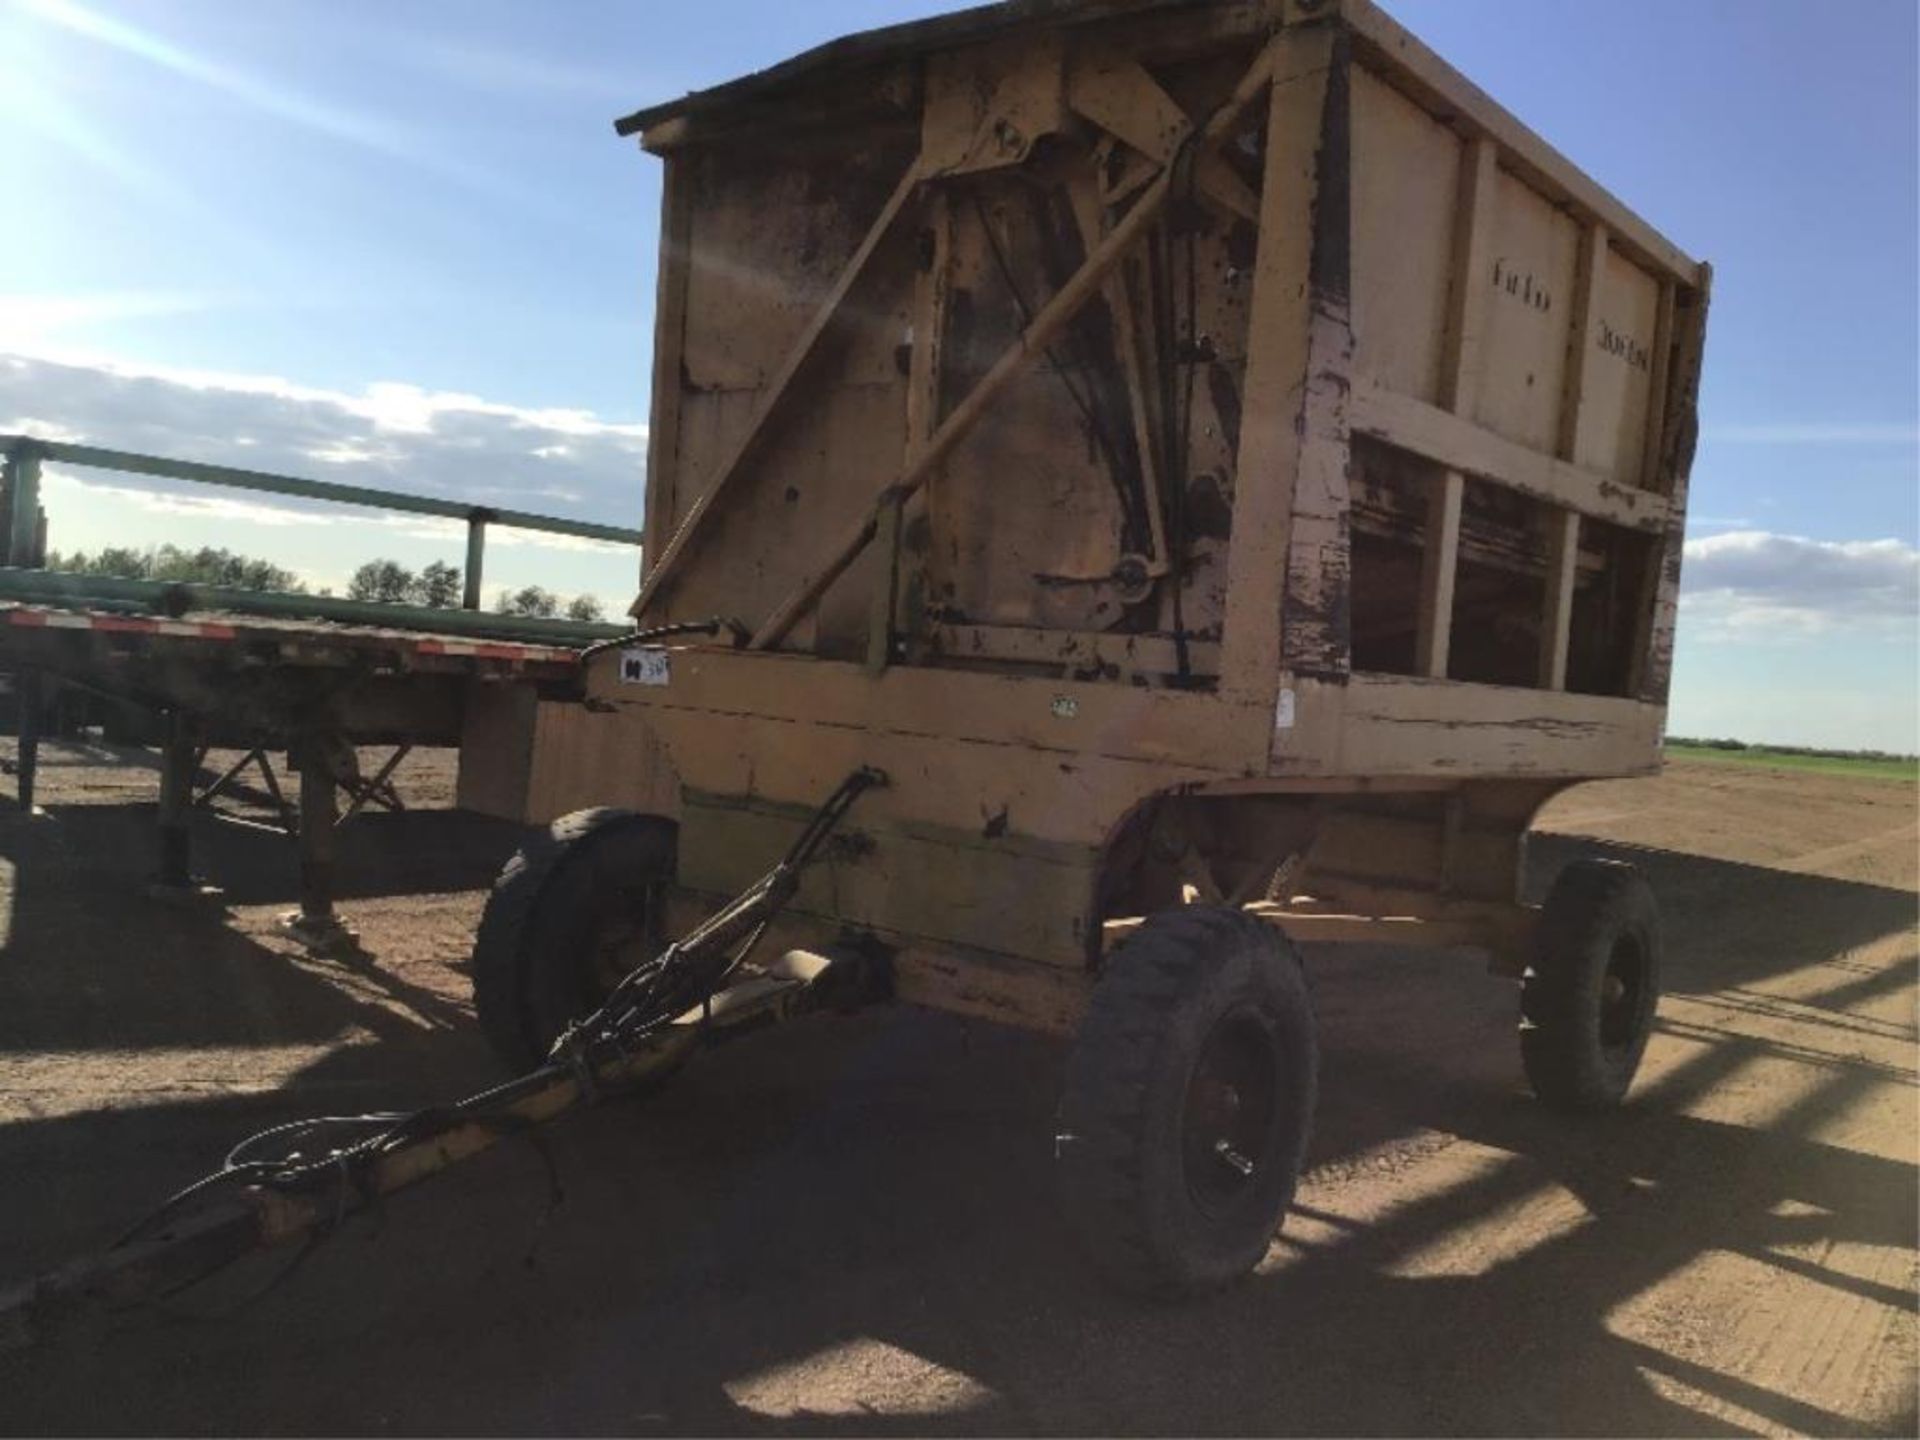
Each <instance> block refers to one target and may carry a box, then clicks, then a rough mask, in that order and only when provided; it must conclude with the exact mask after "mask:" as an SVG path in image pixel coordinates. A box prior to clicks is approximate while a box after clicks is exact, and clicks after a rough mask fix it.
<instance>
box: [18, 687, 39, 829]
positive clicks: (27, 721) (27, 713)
mask: <svg viewBox="0 0 1920 1440" xmlns="http://www.w3.org/2000/svg"><path fill="white" fill-rule="evenodd" d="M17 679H18V682H19V694H18V697H17V698H18V700H19V704H20V748H19V751H18V752H17V758H16V778H17V780H18V781H19V787H20V788H19V797H20V808H21V809H22V810H23V811H25V812H26V813H27V814H29V815H31V814H32V813H33V790H34V782H35V780H36V779H38V778H39V770H40V705H41V701H42V698H43V694H42V692H43V686H42V683H41V678H40V672H39V671H38V670H22V671H20V673H19V675H18V676H17Z"/></svg>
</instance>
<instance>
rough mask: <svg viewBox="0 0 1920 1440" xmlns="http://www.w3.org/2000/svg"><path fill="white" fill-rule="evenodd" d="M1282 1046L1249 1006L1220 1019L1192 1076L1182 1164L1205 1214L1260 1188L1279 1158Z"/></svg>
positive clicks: (1186, 1104)
mask: <svg viewBox="0 0 1920 1440" xmlns="http://www.w3.org/2000/svg"><path fill="white" fill-rule="evenodd" d="M1279 1104H1280V1045H1279V1041H1278V1038H1277V1037H1276V1036H1275V1035H1274V1033H1273V1030H1272V1027H1271V1026H1270V1025H1268V1024H1267V1022H1266V1020H1265V1018H1264V1017H1262V1016H1261V1015H1260V1014H1259V1012H1258V1011H1256V1010H1254V1009H1252V1008H1251V1007H1243V1008H1241V1009H1238V1010H1234V1011H1230V1012H1228V1013H1227V1014H1226V1015H1223V1016H1221V1017H1220V1019H1219V1020H1217V1021H1216V1022H1214V1026H1213V1028H1212V1030H1210V1031H1209V1032H1208V1034H1207V1038H1206V1041H1205V1043H1204V1044H1202V1045H1201V1047H1200V1054H1199V1056H1198V1058H1197V1059H1196V1060H1195V1061H1194V1066H1193V1071H1192V1074H1191V1075H1190V1076H1189V1077H1188V1080H1187V1093H1186V1097H1185V1101H1184V1104H1183V1105H1182V1108H1181V1135H1180V1145H1181V1164H1182V1167H1183V1169H1184V1171H1185V1173H1186V1180H1187V1189H1188V1192H1189V1193H1190V1194H1191V1195H1192V1197H1193V1200H1194V1203H1195V1204H1196V1205H1197V1206H1198V1207H1199V1208H1200V1210H1201V1211H1203V1212H1204V1213H1206V1214H1209V1215H1217V1214H1219V1213H1221V1212H1222V1211H1225V1210H1229V1209H1232V1208H1233V1207H1235V1206H1236V1205H1238V1204H1239V1203H1240V1202H1241V1201H1243V1200H1244V1199H1245V1198H1246V1197H1247V1196H1249V1195H1251V1194H1253V1193H1255V1192H1256V1191H1257V1190H1258V1189H1259V1188H1260V1185H1261V1182H1262V1181H1263V1180H1264V1179H1265V1177H1266V1173H1267V1168H1268V1167H1269V1166H1270V1165H1271V1164H1273V1163H1274V1162H1275V1159H1276V1157H1275V1154H1274V1152H1275V1150H1276V1149H1277V1148H1278V1147H1277V1143H1276V1140H1275V1136H1274V1120H1275V1116H1276V1115H1277V1113H1278V1110H1279Z"/></svg>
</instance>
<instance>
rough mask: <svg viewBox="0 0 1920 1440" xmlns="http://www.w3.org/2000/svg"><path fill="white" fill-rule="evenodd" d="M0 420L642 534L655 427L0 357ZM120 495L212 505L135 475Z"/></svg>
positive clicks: (399, 393)
mask: <svg viewBox="0 0 1920 1440" xmlns="http://www.w3.org/2000/svg"><path fill="white" fill-rule="evenodd" d="M0 417H12V418H11V419H10V420H9V421H8V422H7V428H8V429H10V430H13V431H26V432H30V433H33V434H38V435H43V436H46V437H47V438H49V439H63V440H78V441H85V442H88V443H91V444H95V445H103V446H108V447H110V448H114V449H120V450H137V451H144V452H147V453H150V454H155V455H167V456H172V457H176V458H180V459H189V460H204V461H210V462H213V463H216V464H232V465H241V466H245V467H246V468H248V469H251V470H265V471H270V472H273V473H277V474H286V475H296V476H303V477H309V478H321V479H326V480H332V481H338V482H341V483H346V484H354V485H366V486H371V487H374V488H378V489H388V490H398V491H403V492H408V493H412V494H416V495H430V496H436V497H439V498H443V499H449V500H457V501H466V502H472V503H476V504H484V505H496V506H501V507H510V508H514V509H520V510H532V511H536V512H543V513H558V514H563V515H568V516H571V517H573V518H578V519H589V520H597V521H601V522H603V523H608V524H619V525H628V526H633V527H636V528H637V527H638V525H639V523H640V514H641V504H642V496H643V491H644V483H643V480H644V475H645V465H646V437H647V431H646V427H645V426H644V425H638V424H631V423H625V422H619V421H610V420H603V419H601V418H600V417H598V416H596V415H593V414H591V413H590V412H587V411H584V410H572V409H534V408H528V407H524V406H516V405H507V404H501V403H499V402H496V401H489V400H483V399H481V398H479V397H478V396H473V395H462V394H454V393H449V392H445V391H434V390H426V389H423V388H421V387H419V386H417V385H406V384H399V383H390V382H383V383H378V384H373V385H369V386H367V387H366V388H365V389H364V390H362V391H360V392H358V393H350V392H346V391H336V390H325V389H320V388H316V387H313V386H304V385H299V384H295V383H294V382H292V381H289V380H285V379H281V378H279V377H276V376H264V375H228V374H218V373H210V372H200V371H188V370H160V369H138V368H134V367H129V366H125V365H117V364H106V363H99V364H81V363H76V362H73V361H68V360H54V359H49V358H45V357H40V356H25V355H0ZM89 478H90V479H91V478H97V477H91V476H90V477H89ZM114 483H116V484H125V485H126V486H127V487H129V488H130V489H136V490H148V491H152V490H161V491H168V492H180V493H186V494H209V493H213V492H207V491H202V490H200V489H198V488H197V487H194V488H191V489H187V490H185V491H182V489H181V487H179V486H175V485H172V484H169V483H167V482H160V481H148V480H144V479H135V478H132V477H128V478H126V479H125V480H124V481H122V480H119V479H116V480H115V482H114ZM271 503H272V504H273V505H274V506H275V507H277V508H278V507H284V508H287V509H291V510H306V509H311V508H312V507H310V506H307V505H304V504H303V503H301V502H296V501H287V502H278V501H275V502H271ZM325 513H329V514H335V515H338V514H341V513H342V512H341V511H340V509H339V508H338V507H327V508H326V511H325Z"/></svg>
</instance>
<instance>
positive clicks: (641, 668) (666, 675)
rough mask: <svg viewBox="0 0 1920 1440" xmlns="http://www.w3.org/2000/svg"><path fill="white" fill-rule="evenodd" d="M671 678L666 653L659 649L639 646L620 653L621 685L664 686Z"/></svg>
mask: <svg viewBox="0 0 1920 1440" xmlns="http://www.w3.org/2000/svg"><path fill="white" fill-rule="evenodd" d="M672 678H673V676H672V669H671V666H670V665H669V664H668V661H667V652H666V651H665V650H663V649H661V648H660V647H658V646H652V645H639V646H635V647H634V648H633V649H631V650H622V651H621V652H620V683H621V684H623V685H665V684H667V683H668V682H669V681H670V680H671V679H672Z"/></svg>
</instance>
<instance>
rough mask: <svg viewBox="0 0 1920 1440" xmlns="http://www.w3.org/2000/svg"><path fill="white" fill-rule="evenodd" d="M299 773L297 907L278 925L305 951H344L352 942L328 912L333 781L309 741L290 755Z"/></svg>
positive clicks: (321, 751) (336, 813) (336, 810)
mask: <svg viewBox="0 0 1920 1440" xmlns="http://www.w3.org/2000/svg"><path fill="white" fill-rule="evenodd" d="M294 763H295V765H296V766H298V768H299V771H300V908H299V910H297V911H295V912H294V913H292V914H290V915H288V916H286V917H285V918H284V920H283V922H282V923H284V924H285V926H286V928H287V930H288V932H289V933H290V934H292V935H293V936H294V938H295V939H297V940H299V941H300V942H301V943H302V944H304V945H305V946H306V947H307V948H308V949H310V950H316V951H321V952H326V951H336V950H350V949H352V948H353V947H354V945H355V944H356V942H357V941H358V938H359V937H358V936H356V935H355V934H354V932H353V930H352V929H350V928H349V927H348V926H347V925H345V924H343V923H342V922H341V920H340V917H339V916H338V915H336V914H335V913H334V909H333V855H334V834H333V832H334V830H335V828H336V827H337V825H338V823H339V820H340V800H339V789H338V785H339V782H338V781H337V780H336V779H335V778H334V773H333V767H332V766H330V765H329V764H328V763H327V755H326V750H325V747H324V746H322V745H321V744H320V743H318V742H317V741H314V740H309V741H307V742H306V743H305V744H303V745H301V746H300V748H299V749H298V750H297V751H295V752H294Z"/></svg>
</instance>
